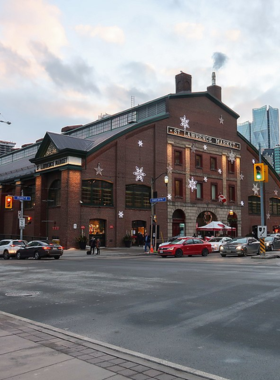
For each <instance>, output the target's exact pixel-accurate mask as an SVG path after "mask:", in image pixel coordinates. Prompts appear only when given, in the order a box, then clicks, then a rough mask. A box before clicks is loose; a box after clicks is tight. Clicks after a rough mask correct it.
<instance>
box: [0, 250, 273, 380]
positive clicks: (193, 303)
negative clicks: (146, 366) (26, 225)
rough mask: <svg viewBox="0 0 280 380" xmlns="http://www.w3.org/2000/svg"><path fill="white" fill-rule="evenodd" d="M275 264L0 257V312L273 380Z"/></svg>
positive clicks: (237, 375)
mask: <svg viewBox="0 0 280 380" xmlns="http://www.w3.org/2000/svg"><path fill="white" fill-rule="evenodd" d="M279 273H280V259H273V260H252V259H251V258H250V257H244V258H237V257H226V258H221V257H220V255H219V254H218V253H214V254H212V255H209V256H208V257H186V258H181V259H175V258H164V259H163V258H161V257H157V256H148V255H147V256H144V255H142V256H141V257H137V256H127V257H126V256H125V255H120V256H116V257H114V256H113V255H111V256H107V257H106V256H105V255H103V256H102V254H101V256H98V257H96V256H86V255H83V256H78V255H74V254H73V255H71V254H70V253H68V254H66V255H64V256H63V257H62V258H61V260H59V261H57V260H40V261H36V260H20V261H18V260H9V261H4V260H2V259H1V260H0V274H1V277H0V278H1V280H0V284H1V291H0V300H1V310H2V311H5V312H8V313H12V314H16V315H19V316H22V317H25V318H29V319H32V320H34V321H38V322H43V323H46V324H50V325H52V326H54V327H58V328H62V329H65V330H69V331H71V332H74V333H77V334H81V335H84V336H87V337H90V338H94V339H97V340H100V341H103V342H107V343H110V344H114V345H117V346H121V347H124V348H127V349H130V350H134V351H137V352H140V353H144V354H146V355H151V356H153V357H157V358H160V359H165V360H168V361H171V362H174V363H178V364H182V365H185V366H188V367H191V368H194V369H197V370H200V371H205V372H208V373H212V374H215V375H218V376H222V377H225V378H228V379H231V380H240V379H242V380H246V379H248V380H252V379H254V380H261V379H277V378H279V364H278V358H279V354H280V339H279V337H280V326H279V315H280V285H279Z"/></svg>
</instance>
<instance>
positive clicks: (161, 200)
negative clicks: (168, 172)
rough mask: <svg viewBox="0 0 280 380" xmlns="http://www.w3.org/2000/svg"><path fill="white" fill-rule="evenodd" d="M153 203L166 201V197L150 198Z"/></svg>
mask: <svg viewBox="0 0 280 380" xmlns="http://www.w3.org/2000/svg"><path fill="white" fill-rule="evenodd" d="M150 202H151V203H156V202H166V197H162V198H150Z"/></svg>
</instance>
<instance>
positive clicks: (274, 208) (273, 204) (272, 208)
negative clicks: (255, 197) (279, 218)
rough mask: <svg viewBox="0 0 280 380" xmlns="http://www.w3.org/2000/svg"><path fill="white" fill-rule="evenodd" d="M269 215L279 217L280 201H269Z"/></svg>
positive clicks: (276, 199) (277, 199)
mask: <svg viewBox="0 0 280 380" xmlns="http://www.w3.org/2000/svg"><path fill="white" fill-rule="evenodd" d="M269 213H270V215H280V199H279V198H270V199H269Z"/></svg>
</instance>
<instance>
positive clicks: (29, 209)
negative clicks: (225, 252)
mask: <svg viewBox="0 0 280 380" xmlns="http://www.w3.org/2000/svg"><path fill="white" fill-rule="evenodd" d="M175 85H176V90H175V93H172V94H169V95H166V96H163V97H161V98H158V99H155V100H152V101H150V102H148V103H145V104H142V105H138V106H136V107H132V108H130V109H128V110H125V111H122V112H120V113H118V114H115V115H106V116H104V117H102V118H101V119H99V120H97V121H95V122H92V123H89V124H87V125H83V126H73V127H65V128H63V129H62V131H61V134H56V133H50V132H47V133H46V135H45V136H44V138H43V139H41V140H40V141H37V142H36V143H34V144H29V145H26V146H23V147H22V148H21V149H18V150H16V151H14V152H11V153H9V154H6V155H4V156H2V157H0V176H1V177H0V178H1V188H0V191H1V215H2V217H1V219H0V235H1V236H0V237H1V238H2V239H3V238H8V237H19V236H20V228H19V216H22V215H21V214H20V213H19V211H21V208H22V207H23V218H24V219H25V228H24V229H23V231H22V233H23V238H24V239H26V240H32V239H48V240H51V239H59V240H60V243H61V244H62V245H63V246H64V247H65V248H70V247H75V246H76V241H77V239H78V238H79V236H81V235H82V236H86V237H87V238H88V239H89V238H90V237H91V236H92V235H94V236H96V237H99V238H100V239H101V244H102V245H103V246H106V247H116V246H123V245H124V243H123V239H124V237H125V236H126V235H130V236H132V237H133V243H134V244H139V241H138V240H137V239H136V237H137V236H140V234H141V235H144V233H145V232H147V233H148V234H149V235H151V234H152V235H153V236H156V237H157V239H158V240H159V241H161V240H166V239H167V238H169V237H171V236H176V235H179V234H181V235H187V236H193V235H194V234H196V235H197V234H198V233H199V230H198V228H199V227H201V226H205V225H207V224H209V223H210V222H212V221H220V222H222V223H225V224H227V225H228V226H230V227H231V230H230V231H227V233H228V234H230V235H232V236H244V235H247V234H250V233H252V230H253V228H254V226H256V225H260V224H261V216H260V204H261V201H260V185H259V183H257V182H254V173H253V163H254V162H258V161H259V153H258V151H257V150H256V149H255V148H254V147H253V146H252V145H251V144H250V143H249V142H248V141H247V140H246V139H244V137H242V136H241V135H240V134H239V133H238V132H237V119H238V117H239V116H238V115H237V114H236V113H235V112H234V111H233V110H232V109H230V108H229V107H228V106H226V105H225V104H224V103H223V102H222V91H221V87H219V86H217V85H216V83H215V75H214V73H213V77H212V85H210V86H209V87H207V90H206V91H202V92H192V77H191V75H189V74H185V73H183V72H181V73H180V74H178V75H176V78H175ZM167 180H168V183H167ZM278 190H279V177H278V176H277V174H276V172H275V171H274V170H273V168H272V167H270V166H269V181H268V182H267V183H265V184H264V209H265V224H266V225H267V229H268V231H270V232H272V231H273V229H275V228H277V227H278V225H279V215H280V206H279V203H280V202H279V196H278ZM7 195H11V196H13V197H15V196H16V198H14V199H13V206H12V208H11V209H6V208H5V196H7ZM18 197H19V198H18ZM20 197H27V199H28V200H25V201H21V200H20V199H21V198H20ZM151 199H152V202H151ZM28 217H29V219H28Z"/></svg>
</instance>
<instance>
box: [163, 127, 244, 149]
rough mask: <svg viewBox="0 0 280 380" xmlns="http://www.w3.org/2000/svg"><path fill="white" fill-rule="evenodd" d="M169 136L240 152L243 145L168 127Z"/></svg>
mask: <svg viewBox="0 0 280 380" xmlns="http://www.w3.org/2000/svg"><path fill="white" fill-rule="evenodd" d="M167 134H168V135H173V136H179V137H184V138H185V139H190V140H195V141H200V142H203V143H209V144H214V145H219V146H224V147H227V148H232V149H238V150H240V149H241V144H240V143H238V142H235V141H230V140H225V139H221V138H219V137H213V136H208V135H203V134H202V133H197V132H191V131H184V130H183V129H179V128H174V127H167Z"/></svg>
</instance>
